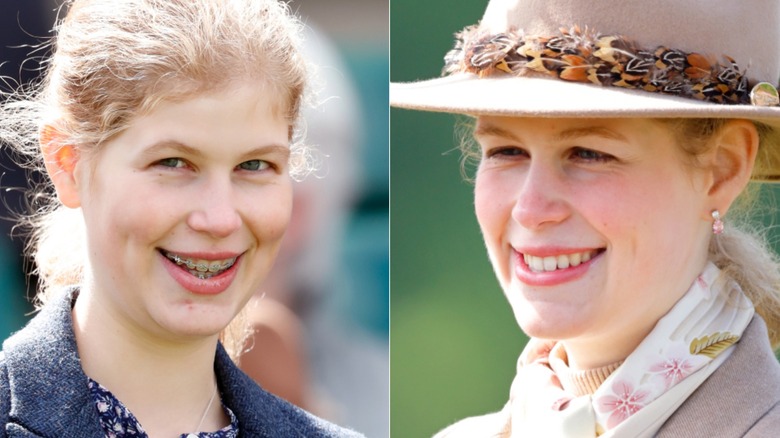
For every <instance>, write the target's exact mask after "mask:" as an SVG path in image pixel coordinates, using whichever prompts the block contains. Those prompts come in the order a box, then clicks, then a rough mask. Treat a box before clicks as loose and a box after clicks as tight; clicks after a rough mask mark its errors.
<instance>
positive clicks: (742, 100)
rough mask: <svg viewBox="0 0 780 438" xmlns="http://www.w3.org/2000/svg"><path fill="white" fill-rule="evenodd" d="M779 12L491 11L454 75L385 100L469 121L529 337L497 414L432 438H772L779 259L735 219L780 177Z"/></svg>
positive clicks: (523, 6) (659, 8)
mask: <svg viewBox="0 0 780 438" xmlns="http://www.w3.org/2000/svg"><path fill="white" fill-rule="evenodd" d="M778 14H780V6H779V5H778V4H777V3H775V2H769V1H766V0H751V1H748V2H741V3H740V4H739V6H738V7H737V6H735V5H733V4H731V3H729V2H727V1H720V0H716V1H711V2H708V3H707V7H706V8H703V7H702V3H701V2H694V1H688V2H678V1H671V0H651V1H648V0H624V1H622V2H612V3H610V4H608V5H607V4H599V3H598V2H572V1H568V0H553V1H546V2H541V1H536V0H491V1H490V2H489V4H488V6H487V9H486V11H485V14H484V16H483V18H482V20H481V21H480V22H479V23H478V24H476V25H472V26H468V27H466V28H465V29H463V30H462V31H461V32H459V33H457V34H456V41H455V43H454V48H453V49H452V50H451V51H450V52H448V53H447V54H446V55H445V56H444V76H445V77H442V78H438V79H431V80H426V81H420V82H415V83H396V84H392V85H391V92H390V99H391V103H392V104H393V105H395V106H397V107H400V108H406V109H413V110H423V111H433V112H445V113H455V114H463V115H466V116H468V117H471V118H472V119H473V120H474V126H475V128H474V137H475V139H476V143H477V144H478V146H477V147H476V150H473V151H472V150H469V149H467V150H466V151H465V152H466V153H467V154H468V155H471V156H476V157H477V158H478V167H477V172H476V177H475V179H474V185H475V187H474V209H475V211H476V217H477V221H478V223H479V227H480V229H481V231H482V237H483V239H484V243H485V246H486V247H487V250H488V255H489V259H490V262H491V265H492V267H493V270H494V271H495V275H496V277H497V279H498V283H499V284H500V286H501V289H502V290H503V293H504V295H505V297H506V299H507V301H508V302H509V305H510V307H511V309H512V312H513V313H514V316H515V320H516V321H517V323H518V325H519V326H520V328H521V329H522V330H523V332H525V334H527V335H528V336H529V337H530V340H529V342H528V344H527V345H526V346H525V348H524V350H523V352H522V353H521V354H520V357H519V359H518V360H517V367H516V374H515V377H514V380H513V381H512V384H511V387H510V389H509V391H507V392H508V401H507V402H506V404H505V405H504V407H503V409H501V410H500V411H498V412H496V413H493V414H488V415H482V416H477V417H471V418H467V419H465V420H462V421H459V422H456V423H455V424H453V425H451V426H449V427H446V428H444V429H443V430H442V431H441V432H439V434H437V435H436V436H437V437H441V438H450V437H469V438H474V437H507V438H509V437H526V436H544V437H578V438H581V437H650V436H658V437H679V436H694V435H695V436H708V435H710V436H718V437H742V436H756V437H758V436H774V435H776V434H777V430H779V429H780V364H778V361H777V359H776V358H775V356H774V354H773V348H777V347H778V346H780V292H778V288H779V287H780V264H778V261H777V256H776V255H775V254H774V253H772V252H771V251H770V250H769V248H768V247H769V245H768V242H767V241H766V238H765V234H764V231H759V232H756V231H754V229H753V226H754V225H752V223H751V222H749V221H745V222H744V223H742V221H739V220H738V219H740V213H741V214H742V216H743V217H747V218H748V220H752V219H754V218H755V216H756V215H757V213H758V211H759V210H758V209H757V208H756V204H755V203H751V198H750V196H749V195H750V193H749V190H747V187H748V185H749V184H750V183H759V182H760V183H766V182H774V181H778V180H780V159H779V157H780V142H779V141H780V98H779V97H778V92H777V90H776V88H775V85H773V84H775V83H776V81H777V78H778V77H780V57H778V56H777V55H776V54H777V53H779V52H780V51H778V44H780V38H779V36H780V35H778V33H777V29H776V28H775V27H772V29H773V30H772V34H771V35H768V34H767V33H766V32H765V31H766V30H767V28H768V27H770V25H769V22H770V21H771V20H770V19H767V18H766V17H767V16H771V17H777V16H778ZM692 16H696V17H698V18H699V19H698V20H696V21H693V22H691V21H690V17H692ZM744 23H751V26H750V28H749V29H748V30H747V31H741V32H737V31H736V27H737V26H740V25H741V24H744ZM762 23H763V25H762ZM767 54H772V55H767ZM740 66H742V67H740ZM743 67H748V68H747V70H745V69H743ZM467 148H468V145H467ZM419 149H420V148H419V147H417V148H415V150H414V153H415V154H417V153H420V150H419ZM395 193H396V194H398V192H397V191H396V192H395ZM754 199H755V198H753V200H754ZM470 311H471V309H470ZM468 316H469V315H465V316H464V318H467V317H468ZM488 317H489V318H491V319H493V318H494V315H489V316H488ZM460 339H465V337H463V338H460ZM460 339H459V340H460ZM394 360H398V358H394ZM459 383H460V382H459ZM505 397H506V395H505ZM713 412H717V415H713ZM441 426H445V424H442V425H441Z"/></svg>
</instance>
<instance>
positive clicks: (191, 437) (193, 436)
mask: <svg viewBox="0 0 780 438" xmlns="http://www.w3.org/2000/svg"><path fill="white" fill-rule="evenodd" d="M216 396H217V384H216V382H215V383H214V392H213V393H211V398H210V399H209V404H208V405H206V410H204V411H203V415H201V416H200V421H199V422H198V426H197V427H195V432H200V426H201V425H203V420H205V419H206V414H208V413H209V409H210V408H211V404H212V403H214V397H216ZM187 438H198V435H197V433H190V434H188V435H187Z"/></svg>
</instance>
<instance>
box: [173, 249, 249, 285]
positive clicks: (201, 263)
mask: <svg viewBox="0 0 780 438" xmlns="http://www.w3.org/2000/svg"><path fill="white" fill-rule="evenodd" d="M163 254H164V255H165V256H166V257H168V259H170V260H171V261H173V262H174V263H176V264H177V265H179V266H184V267H186V268H187V270H188V271H189V273H190V274H192V275H194V276H196V277H198V278H199V279H201V280H205V279H208V278H211V277H213V276H215V275H217V274H219V273H221V272H222V271H224V270H226V269H228V268H230V267H231V266H233V265H234V264H235V263H236V258H235V257H234V258H230V259H225V260H202V259H197V260H194V259H188V258H184V257H182V256H180V255H177V254H172V253H168V252H163Z"/></svg>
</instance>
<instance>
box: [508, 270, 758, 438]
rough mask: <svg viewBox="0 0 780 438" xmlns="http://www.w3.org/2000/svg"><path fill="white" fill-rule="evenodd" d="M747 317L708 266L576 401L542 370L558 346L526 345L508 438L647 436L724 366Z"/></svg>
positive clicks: (746, 304)
mask: <svg viewBox="0 0 780 438" xmlns="http://www.w3.org/2000/svg"><path fill="white" fill-rule="evenodd" d="M753 313H754V310H753V304H752V303H751V302H750V300H749V299H748V298H747V297H746V296H745V295H744V293H743V292H742V290H741V289H740V288H739V286H738V285H737V284H736V283H735V282H734V281H732V280H731V279H729V278H727V277H725V276H723V275H722V274H721V272H720V270H719V269H718V268H717V267H716V266H715V265H713V264H708V265H707V267H706V268H705V269H704V272H703V273H702V274H701V275H700V276H699V277H698V278H697V279H696V280H695V281H694V282H693V284H692V285H691V287H690V289H689V290H688V292H687V293H686V294H685V295H684V296H683V297H682V298H681V299H680V300H679V301H678V302H677V303H676V304H675V305H674V306H673V307H672V309H670V310H669V312H668V313H667V314H666V315H665V316H664V317H662V318H661V319H660V320H659V321H658V323H657V324H656V326H655V327H654V328H653V330H652V331H651V332H650V334H649V335H647V337H646V338H645V339H644V340H643V341H642V342H641V343H640V344H639V346H637V348H636V349H635V350H634V351H633V352H632V353H631V354H630V355H629V356H628V357H627V358H626V359H625V361H624V362H623V364H622V365H621V366H620V367H619V368H617V369H616V370H615V371H614V372H613V373H612V374H611V375H610V376H609V377H608V378H607V379H606V380H605V381H604V382H603V383H602V384H601V386H600V387H599V388H598V389H597V390H596V391H595V392H594V393H593V394H592V395H584V396H580V397H575V396H574V395H572V394H570V393H568V392H566V391H565V390H564V389H563V388H562V386H561V384H560V380H559V379H558V377H557V376H556V374H555V372H554V371H553V369H552V368H551V367H550V365H549V361H550V358H551V357H555V356H556V355H555V354H551V352H552V351H553V350H554V349H557V348H563V346H562V345H560V344H558V343H556V342H554V341H543V340H539V339H532V340H531V341H530V342H529V344H528V345H527V346H526V349H525V350H524V351H523V354H522V355H521V356H520V360H519V361H518V370H517V375H516V377H515V381H514V382H513V383H512V390H511V391H510V402H509V405H510V406H511V420H510V421H511V434H512V437H524V436H545V437H574V436H576V437H596V436H600V437H612V436H620V437H640V436H641V437H645V436H653V435H654V433H655V431H657V429H658V428H659V427H660V426H661V425H662V424H663V422H664V421H665V420H666V419H667V418H669V416H670V415H671V414H672V413H673V412H674V409H675V407H676V406H679V405H680V404H681V403H682V402H683V401H684V400H685V399H686V398H687V397H688V396H689V395H690V394H691V393H693V391H695V390H696V388H697V387H698V386H699V385H700V384H701V383H702V382H703V381H704V380H705V379H706V378H707V377H708V376H709V375H710V374H712V373H713V372H714V371H715V370H716V369H717V367H718V366H720V364H721V363H723V361H725V360H726V358H727V357H728V356H729V354H730V352H731V351H732V350H731V347H732V346H733V345H734V344H735V343H736V342H737V341H738V340H739V338H740V336H741V335H742V332H743V331H744V330H745V328H746V327H747V325H748V323H749V322H750V320H751V318H752V317H753ZM724 353H725V354H724ZM673 388H674V391H671V390H672V389H673Z"/></svg>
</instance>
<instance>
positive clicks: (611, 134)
mask: <svg viewBox="0 0 780 438" xmlns="http://www.w3.org/2000/svg"><path fill="white" fill-rule="evenodd" d="M659 129H667V128H666V127H665V125H664V124H662V123H660V122H658V121H656V120H654V119H640V118H610V119H607V118H593V119H587V118H533V117H500V116H480V117H478V118H477V122H476V125H475V129H474V137H475V138H476V139H477V140H481V139H484V138H488V137H499V138H506V139H510V140H516V141H521V140H522V139H524V138H535V137H544V138H547V139H552V140H556V141H564V140H569V139H574V138H579V137H584V136H597V137H603V138H608V139H612V140H618V141H629V140H630V139H632V138H636V137H641V136H645V135H652V134H653V133H655V132H657V131H658V130H659ZM667 130H668V129H667Z"/></svg>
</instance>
